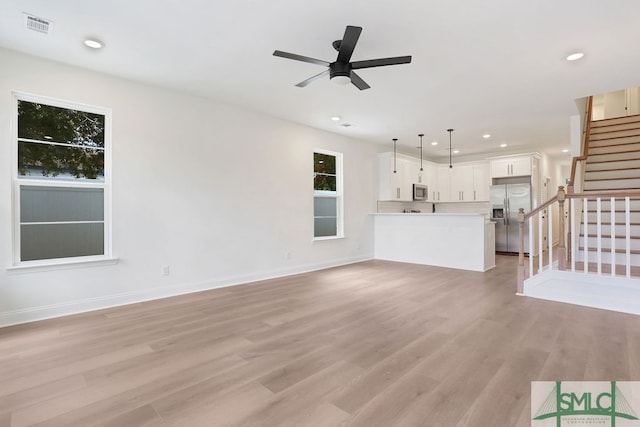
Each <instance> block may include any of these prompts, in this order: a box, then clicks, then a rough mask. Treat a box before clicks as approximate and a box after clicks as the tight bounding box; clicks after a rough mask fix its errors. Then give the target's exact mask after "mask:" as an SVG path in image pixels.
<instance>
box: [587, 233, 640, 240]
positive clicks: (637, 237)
mask: <svg viewBox="0 0 640 427" xmlns="http://www.w3.org/2000/svg"><path fill="white" fill-rule="evenodd" d="M580 237H584V234H580ZM587 237H598V235H597V234H587ZM600 237H601V238H603V239H610V238H611V234H601V235H600ZM626 238H627V236H618V235H616V239H626ZM629 238H630V239H636V240H638V239H640V236H629Z"/></svg>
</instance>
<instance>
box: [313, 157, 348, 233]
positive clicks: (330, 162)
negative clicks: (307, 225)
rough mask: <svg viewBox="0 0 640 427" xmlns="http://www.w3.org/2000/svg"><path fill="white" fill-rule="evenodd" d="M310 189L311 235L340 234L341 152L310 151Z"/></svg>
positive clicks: (341, 226)
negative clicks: (311, 169)
mask: <svg viewBox="0 0 640 427" xmlns="http://www.w3.org/2000/svg"><path fill="white" fill-rule="evenodd" d="M313 192H314V200H313V224H314V227H313V236H314V238H315V239H327V238H336V237H342V236H343V225H342V154H340V153H333V152H330V151H323V150H316V152H314V153H313Z"/></svg>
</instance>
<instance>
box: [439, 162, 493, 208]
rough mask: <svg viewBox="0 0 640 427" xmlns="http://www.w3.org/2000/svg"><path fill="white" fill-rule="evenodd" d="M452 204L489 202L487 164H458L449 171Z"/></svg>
mask: <svg viewBox="0 0 640 427" xmlns="http://www.w3.org/2000/svg"><path fill="white" fill-rule="evenodd" d="M449 171H450V177H451V191H450V197H449V200H450V201H452V202H485V201H488V200H489V186H490V185H491V184H490V178H489V163H466V164H465V163H461V164H460V163H459V164H457V165H456V164H454V165H453V168H451V169H449Z"/></svg>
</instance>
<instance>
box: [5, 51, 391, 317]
mask: <svg viewBox="0 0 640 427" xmlns="http://www.w3.org/2000/svg"><path fill="white" fill-rule="evenodd" d="M0 64H2V66H0V325H6V324H11V323H18V322H23V321H29V320H34V319H38V318H43V317H50V316H56V315H62V314H66V313H72V312H77V311H83V310H86V309H91V308H99V307H105V306H110V305H115V304H121V303H127V302H132V301H137V300H144V299H149V298H157V297H161V296H167V295H171V294H177V293H182V292H188V291H193V290H197V289H206V288H213V287H218V286H224V285H228V284H232V283H239V282H245V281H250V280H255V279H260V278H267V277H273V276H278V275H284V274H290V273H295V272H300V271H306V270H310V269H316V268H323V267H327V266H332V265H338V264H342V263H348V262H353V261H357V260H362V259H368V258H372V257H373V224H372V220H371V218H370V217H369V215H368V214H369V213H371V212H375V210H376V204H375V199H376V195H375V193H374V190H375V185H374V183H375V182H376V175H375V174H376V171H375V169H374V167H375V153H376V152H377V151H379V148H380V147H375V146H373V145H371V144H368V143H365V142H362V141H358V140H355V139H351V138H346V137H343V136H339V135H336V134H332V133H327V132H323V131H319V130H316V129H312V128H308V127H305V126H301V125H296V124H293V123H290V122H286V121H283V120H278V119H274V118H271V117H268V116H264V115H260V114H257V113H253V112H249V111H247V110H243V109H238V108H235V107H231V106H226V105H222V104H219V103H216V102H213V101H210V100H207V99H204V98H200V97H196V96H191V95H186V94H181V93H177V92H173V91H170V90H165V89H161V88H156V87H151V86H147V85H144V84H141V83H136V82H131V81H127V80H123V79H118V78H114V77H110V76H107V75H103V74H99V73H95V72H91V71H86V70H82V69H79V68H74V67H70V66H66V65H62V64H59V63H54V62H50V61H47V60H43V59H38V58H35V57H30V56H26V55H22V54H18V53H15V52H12V51H8V50H4V49H0ZM13 90H15V91H23V92H29V93H34V94H38V95H44V96H49V97H55V98H60V99H65V100H70V101H75V102H80V103H86V104H91V105H97V106H102V107H108V108H111V109H112V110H113V247H114V255H115V256H117V257H119V262H118V264H117V265H113V266H100V267H85V268H70V269H63V270H57V271H45V272H33V271H26V272H22V271H21V272H9V271H7V270H6V269H5V267H9V266H11V265H12V245H11V238H12V230H11V217H12V207H11V171H12V167H11V146H12V143H13V142H12V141H11V140H10V128H9V126H10V121H11V105H12V102H13V101H12V99H13V98H12V95H11V91H13ZM274 102H277V100H274ZM314 148H323V149H327V150H334V151H339V152H342V153H344V172H345V183H344V188H345V209H344V211H345V235H346V237H345V238H344V239H338V240H330V241H318V242H313V241H312V235H313V218H312V215H313V197H312V195H313V194H312V185H313V181H312V168H313V155H312V153H313V150H314ZM287 252H289V253H290V259H286V256H285V255H286V253H287ZM163 265H169V266H170V270H171V274H170V275H169V276H161V274H160V273H161V267H162V266H163Z"/></svg>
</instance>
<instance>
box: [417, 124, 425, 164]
mask: <svg viewBox="0 0 640 427" xmlns="http://www.w3.org/2000/svg"><path fill="white" fill-rule="evenodd" d="M418 136H419V137H420V172H422V171H423V170H424V169H422V137H423V136H424V133H421V134H418Z"/></svg>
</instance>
